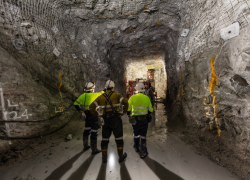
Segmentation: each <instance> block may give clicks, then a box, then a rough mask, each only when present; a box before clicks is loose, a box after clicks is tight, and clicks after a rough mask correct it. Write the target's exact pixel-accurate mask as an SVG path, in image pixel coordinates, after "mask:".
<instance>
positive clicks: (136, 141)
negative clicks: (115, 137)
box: [132, 125, 140, 152]
mask: <svg viewBox="0 0 250 180" xmlns="http://www.w3.org/2000/svg"><path fill="white" fill-rule="evenodd" d="M132 127H133V136H134V149H135V151H136V152H140V148H139V143H140V133H139V130H138V127H137V125H132Z"/></svg>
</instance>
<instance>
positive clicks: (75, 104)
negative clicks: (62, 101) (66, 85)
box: [74, 94, 85, 111]
mask: <svg viewBox="0 0 250 180" xmlns="http://www.w3.org/2000/svg"><path fill="white" fill-rule="evenodd" d="M84 98H85V96H84V94H82V95H81V96H80V97H79V98H78V99H77V100H76V101H75V102H74V106H75V108H76V109H77V110H78V111H81V110H82V109H81V106H80V105H81V104H82V103H81V102H82V100H84Z"/></svg>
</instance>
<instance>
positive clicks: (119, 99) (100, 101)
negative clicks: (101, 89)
mask: <svg viewBox="0 0 250 180" xmlns="http://www.w3.org/2000/svg"><path fill="white" fill-rule="evenodd" d="M110 92H111V90H107V91H106V94H107V95H108V94H109V93H110ZM109 99H110V101H111V102H112V105H113V107H114V109H115V111H119V107H120V104H122V105H124V106H123V112H124V113H126V112H127V110H128V101H127V100H126V99H124V98H123V96H122V95H121V94H119V93H116V92H113V94H112V95H111V97H110V98H109ZM105 101H106V98H105V97H104V96H103V95H101V96H99V97H98V98H97V99H96V100H94V101H93V103H92V104H91V105H90V107H89V110H90V112H91V114H93V115H94V116H97V115H98V112H97V111H96V108H97V107H98V106H99V107H100V108H101V109H102V111H103V112H104V108H105ZM111 111H112V108H111V106H110V104H109V102H107V106H106V112H111Z"/></svg>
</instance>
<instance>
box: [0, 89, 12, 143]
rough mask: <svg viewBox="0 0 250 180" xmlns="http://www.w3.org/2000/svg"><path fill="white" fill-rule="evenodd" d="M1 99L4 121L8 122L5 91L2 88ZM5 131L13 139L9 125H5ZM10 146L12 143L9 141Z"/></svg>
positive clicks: (0, 91)
mask: <svg viewBox="0 0 250 180" xmlns="http://www.w3.org/2000/svg"><path fill="white" fill-rule="evenodd" d="M0 97H1V107H2V112H3V120H7V113H6V111H5V104H4V98H3V89H2V88H0ZM5 129H6V133H7V136H8V137H11V134H10V125H9V123H5ZM9 144H12V143H11V141H9Z"/></svg>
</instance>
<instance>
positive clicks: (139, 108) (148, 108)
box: [133, 107, 152, 109]
mask: <svg viewBox="0 0 250 180" xmlns="http://www.w3.org/2000/svg"><path fill="white" fill-rule="evenodd" d="M133 109H152V107H150V108H149V107H133Z"/></svg>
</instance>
